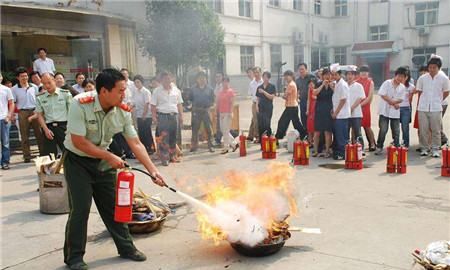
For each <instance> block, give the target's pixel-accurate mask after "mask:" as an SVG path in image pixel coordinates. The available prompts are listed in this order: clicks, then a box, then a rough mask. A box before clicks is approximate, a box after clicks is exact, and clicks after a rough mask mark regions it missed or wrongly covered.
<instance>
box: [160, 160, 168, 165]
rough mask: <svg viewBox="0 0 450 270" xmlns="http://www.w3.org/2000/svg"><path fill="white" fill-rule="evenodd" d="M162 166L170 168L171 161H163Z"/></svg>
mask: <svg viewBox="0 0 450 270" xmlns="http://www.w3.org/2000/svg"><path fill="white" fill-rule="evenodd" d="M161 164H162V165H163V166H169V161H168V160H162V161H161Z"/></svg>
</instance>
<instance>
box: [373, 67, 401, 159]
mask: <svg viewBox="0 0 450 270" xmlns="http://www.w3.org/2000/svg"><path fill="white" fill-rule="evenodd" d="M407 77H408V70H407V69H406V68H405V67H399V68H397V70H395V75H394V78H392V79H389V80H386V81H384V83H383V84H382V85H381V87H380V90H378V95H379V96H380V97H381V98H380V103H379V105H378V112H379V119H378V125H379V127H380V130H379V132H378V139H377V150H376V151H375V155H381V154H382V153H383V147H384V141H385V139H386V134H387V132H388V129H389V125H390V126H391V133H392V137H393V139H394V145H395V146H400V103H402V101H403V99H404V98H405V91H406V89H405V85H404V83H405V81H406V78H407Z"/></svg>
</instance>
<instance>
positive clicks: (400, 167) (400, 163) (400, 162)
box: [397, 145, 408, 174]
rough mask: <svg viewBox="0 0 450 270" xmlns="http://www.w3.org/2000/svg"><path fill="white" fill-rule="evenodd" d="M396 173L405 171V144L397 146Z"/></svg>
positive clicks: (406, 160)
mask: <svg viewBox="0 0 450 270" xmlns="http://www.w3.org/2000/svg"><path fill="white" fill-rule="evenodd" d="M397 152H398V159H397V173H402V174H403V173H406V165H407V163H408V148H406V147H405V146H403V145H402V146H400V147H397Z"/></svg>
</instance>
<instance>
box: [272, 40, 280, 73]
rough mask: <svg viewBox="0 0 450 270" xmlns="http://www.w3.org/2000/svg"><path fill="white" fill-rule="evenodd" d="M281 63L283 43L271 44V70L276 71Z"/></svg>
mask: <svg viewBox="0 0 450 270" xmlns="http://www.w3.org/2000/svg"><path fill="white" fill-rule="evenodd" d="M280 63H281V45H280V44H270V71H272V72H276V71H278V69H279V68H280Z"/></svg>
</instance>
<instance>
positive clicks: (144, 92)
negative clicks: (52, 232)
mask: <svg viewBox="0 0 450 270" xmlns="http://www.w3.org/2000/svg"><path fill="white" fill-rule="evenodd" d="M151 98H152V94H151V93H150V91H149V90H148V89H147V88H145V87H142V88H141V89H135V90H134V92H133V104H134V113H135V115H136V117H137V118H149V117H151V116H152V113H151V110H150V100H151ZM146 107H147V108H148V110H147V114H146V115H145V116H144V110H145V108H146Z"/></svg>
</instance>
